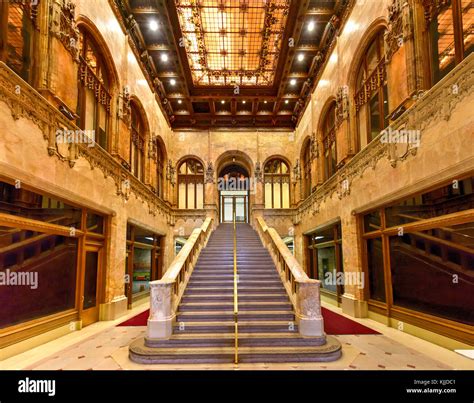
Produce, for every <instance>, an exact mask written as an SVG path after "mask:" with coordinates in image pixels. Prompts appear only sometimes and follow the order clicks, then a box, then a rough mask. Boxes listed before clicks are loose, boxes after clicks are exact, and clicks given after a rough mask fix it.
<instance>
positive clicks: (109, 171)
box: [0, 62, 172, 220]
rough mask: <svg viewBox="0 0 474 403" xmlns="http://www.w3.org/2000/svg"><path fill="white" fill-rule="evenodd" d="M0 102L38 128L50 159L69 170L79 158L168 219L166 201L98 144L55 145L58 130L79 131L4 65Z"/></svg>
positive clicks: (121, 193)
mask: <svg viewBox="0 0 474 403" xmlns="http://www.w3.org/2000/svg"><path fill="white" fill-rule="evenodd" d="M0 101H3V102H5V103H6V104H7V105H8V106H9V108H10V110H11V114H12V117H13V119H15V120H18V119H20V118H26V119H29V120H31V121H32V122H33V123H34V124H35V125H36V126H38V128H39V129H40V130H41V132H42V133H43V138H44V140H46V143H47V150H48V154H49V155H50V156H51V157H54V156H55V157H57V158H58V159H59V160H60V161H63V162H67V163H68V164H69V166H70V167H71V168H73V167H74V165H75V162H76V160H77V159H78V158H81V157H82V158H84V159H85V160H87V161H88V162H89V164H90V167H91V169H95V168H98V169H100V170H101V171H102V173H103V175H104V178H109V177H110V178H112V179H113V180H114V182H115V186H116V193H117V195H119V196H121V197H123V198H124V199H128V198H129V197H130V195H131V194H133V195H135V196H136V197H137V198H138V199H140V200H142V201H143V202H144V203H147V204H148V207H149V212H150V214H153V215H156V214H161V215H166V216H167V218H168V220H171V215H172V210H171V209H170V207H169V206H168V205H167V204H166V202H165V201H163V200H162V199H161V198H159V197H157V196H156V195H155V194H154V193H153V192H152V191H151V190H150V189H149V188H148V187H147V186H146V185H145V184H143V183H142V182H140V181H139V180H138V179H137V178H136V177H135V176H133V175H132V174H131V173H130V172H129V171H128V170H127V169H125V168H124V167H123V166H122V165H121V164H120V163H119V162H118V161H116V160H115V159H114V158H113V157H112V156H111V155H110V154H109V153H108V152H107V151H105V150H104V149H102V148H101V147H100V146H99V145H98V144H93V146H92V147H90V144H87V143H71V144H68V145H66V144H59V143H57V142H56V134H57V132H58V130H59V131H65V130H70V131H74V132H80V129H79V128H78V127H77V126H76V125H74V124H73V123H72V122H71V121H69V120H68V119H67V118H66V117H65V116H64V115H63V114H62V113H60V112H59V110H57V109H56V108H54V107H53V106H52V105H51V104H50V103H49V102H48V101H47V100H46V99H45V98H43V97H42V96H41V95H40V94H39V93H38V92H37V91H36V90H35V89H34V88H32V87H31V86H30V85H29V84H27V83H26V82H25V81H23V80H22V79H21V78H20V77H18V76H17V75H16V74H15V73H14V72H13V71H12V70H11V69H10V68H9V67H8V66H6V65H5V63H3V62H0ZM64 146H66V147H64Z"/></svg>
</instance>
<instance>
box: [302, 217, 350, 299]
mask: <svg viewBox="0 0 474 403" xmlns="http://www.w3.org/2000/svg"><path fill="white" fill-rule="evenodd" d="M307 240H308V247H309V259H308V261H309V267H308V270H307V272H308V275H309V276H310V277H311V278H314V279H317V280H320V281H321V287H322V291H323V292H327V293H329V294H333V295H335V296H337V297H338V298H340V297H341V296H342V294H343V293H344V278H343V274H344V272H343V264H342V262H343V260H342V248H341V243H342V233H341V224H340V223H337V224H333V225H330V226H328V227H325V228H322V229H320V230H317V231H315V232H314V233H312V234H310V235H307Z"/></svg>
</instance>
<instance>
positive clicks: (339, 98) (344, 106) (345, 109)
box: [336, 85, 349, 127]
mask: <svg viewBox="0 0 474 403" xmlns="http://www.w3.org/2000/svg"><path fill="white" fill-rule="evenodd" d="M348 117H349V87H348V86H347V85H344V86H341V87H339V88H338V89H337V94H336V127H339V126H340V125H341V124H342V122H344V120H346V119H347V118H348Z"/></svg>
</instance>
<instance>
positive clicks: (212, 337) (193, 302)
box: [130, 224, 341, 365]
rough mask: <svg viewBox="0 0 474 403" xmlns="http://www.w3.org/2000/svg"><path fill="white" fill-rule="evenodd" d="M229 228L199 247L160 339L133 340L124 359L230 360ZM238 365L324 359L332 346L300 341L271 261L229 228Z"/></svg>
mask: <svg viewBox="0 0 474 403" xmlns="http://www.w3.org/2000/svg"><path fill="white" fill-rule="evenodd" d="M233 248H234V243H233V225H232V224H222V225H220V226H219V227H218V228H217V229H216V230H215V231H214V232H213V233H212V235H211V238H210V239H209V242H208V243H207V246H206V247H205V248H204V249H203V250H202V252H201V254H200V256H199V258H198V260H197V264H196V266H195V267H194V270H193V273H192V275H191V278H190V280H189V282H188V284H187V286H186V289H185V290H184V295H183V297H182V299H181V302H180V304H179V307H178V312H177V314H176V323H175V324H174V326H173V334H172V336H171V338H170V339H168V340H162V339H160V340H151V339H144V338H141V339H138V340H136V341H134V342H133V343H132V345H131V346H130V358H131V359H132V360H134V361H136V362H142V363H148V364H173V365H176V364H199V363H201V364H204V363H205V364H224V363H225V364H232V363H234V356H235V330H236V329H235V326H236V323H235V322H234V320H235V315H234V312H233V310H234V251H233ZM237 248H238V249H237V274H238V280H239V281H238V314H237V324H238V356H239V363H298V362H324V361H332V360H334V359H337V358H339V357H340V356H341V345H340V343H339V342H338V341H337V340H336V339H334V338H331V337H330V336H328V337H327V340H328V342H327V343H326V337H320V338H306V337H302V336H301V335H300V334H299V332H298V326H297V325H296V323H295V314H294V311H293V305H292V303H291V301H290V299H289V297H288V295H287V291H286V289H285V287H284V285H283V283H282V280H281V278H280V274H279V273H278V271H277V270H276V268H275V265H274V262H273V259H272V257H271V256H270V254H269V252H268V251H267V250H266V248H265V247H264V246H263V244H262V242H261V241H260V238H259V236H258V235H257V233H256V232H255V231H254V230H253V229H252V228H251V227H250V226H249V225H248V224H239V225H237Z"/></svg>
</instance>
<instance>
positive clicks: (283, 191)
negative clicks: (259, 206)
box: [264, 158, 290, 208]
mask: <svg viewBox="0 0 474 403" xmlns="http://www.w3.org/2000/svg"><path fill="white" fill-rule="evenodd" d="M264 183H265V208H290V168H289V167H288V164H287V163H286V162H285V161H283V160H282V159H280V158H273V159H271V160H269V161H268V162H267V163H266V164H265V168H264Z"/></svg>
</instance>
